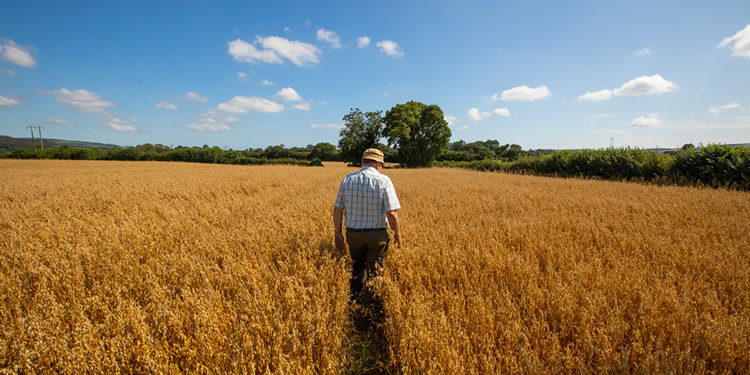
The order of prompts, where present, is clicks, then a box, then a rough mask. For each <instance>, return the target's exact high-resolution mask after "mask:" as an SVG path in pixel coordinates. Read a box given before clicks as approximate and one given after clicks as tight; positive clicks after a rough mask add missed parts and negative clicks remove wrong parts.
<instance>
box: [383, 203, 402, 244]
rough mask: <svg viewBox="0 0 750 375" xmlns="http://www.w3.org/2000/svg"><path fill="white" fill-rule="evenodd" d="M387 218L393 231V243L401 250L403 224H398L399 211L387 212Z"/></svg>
mask: <svg viewBox="0 0 750 375" xmlns="http://www.w3.org/2000/svg"><path fill="white" fill-rule="evenodd" d="M385 218H386V219H388V225H390V227H391V229H393V242H395V243H396V247H398V248H399V249H400V248H401V224H400V223H399V222H398V211H396V210H393V211H386V212H385Z"/></svg>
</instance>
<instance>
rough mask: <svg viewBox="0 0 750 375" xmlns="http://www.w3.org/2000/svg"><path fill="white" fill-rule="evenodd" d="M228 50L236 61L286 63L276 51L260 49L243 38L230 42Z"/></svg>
mask: <svg viewBox="0 0 750 375" xmlns="http://www.w3.org/2000/svg"><path fill="white" fill-rule="evenodd" d="M228 52H229V54H230V55H232V57H233V58H234V59H235V60H236V61H243V62H248V63H255V62H257V61H260V62H265V63H269V64H283V63H284V62H283V61H282V60H281V58H280V57H279V55H278V54H276V52H275V51H273V50H258V49H257V48H255V46H254V45H252V44H250V43H248V42H246V41H244V40H241V39H236V40H233V41H231V42H229V51H228Z"/></svg>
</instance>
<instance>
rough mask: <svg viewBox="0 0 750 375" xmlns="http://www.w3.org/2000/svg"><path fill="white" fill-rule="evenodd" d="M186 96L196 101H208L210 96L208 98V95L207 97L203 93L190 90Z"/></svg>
mask: <svg viewBox="0 0 750 375" xmlns="http://www.w3.org/2000/svg"><path fill="white" fill-rule="evenodd" d="M186 98H187V99H188V100H194V101H196V102H201V103H208V98H207V97H205V96H203V95H201V94H198V93H195V92H192V91H189V92H188V93H187V95H186Z"/></svg>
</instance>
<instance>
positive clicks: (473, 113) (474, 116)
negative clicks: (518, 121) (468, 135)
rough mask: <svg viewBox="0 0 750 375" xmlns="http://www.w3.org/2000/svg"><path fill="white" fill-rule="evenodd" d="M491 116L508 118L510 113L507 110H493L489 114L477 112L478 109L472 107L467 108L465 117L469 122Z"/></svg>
mask: <svg viewBox="0 0 750 375" xmlns="http://www.w3.org/2000/svg"><path fill="white" fill-rule="evenodd" d="M491 116H498V117H508V116H510V111H509V110H508V109H507V108H495V109H493V110H492V111H490V112H479V109H478V108H476V107H474V108H469V110H468V111H467V113H466V117H468V118H469V120H471V121H481V120H482V119H485V118H487V117H491Z"/></svg>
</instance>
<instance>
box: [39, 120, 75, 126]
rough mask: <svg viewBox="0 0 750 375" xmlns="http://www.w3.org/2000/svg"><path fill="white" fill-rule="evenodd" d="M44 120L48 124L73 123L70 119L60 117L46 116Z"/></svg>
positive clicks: (68, 124)
mask: <svg viewBox="0 0 750 375" xmlns="http://www.w3.org/2000/svg"><path fill="white" fill-rule="evenodd" d="M44 122H46V123H48V124H52V125H67V126H70V125H73V123H72V122H70V121H68V120H63V119H59V118H46V119H44Z"/></svg>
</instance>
